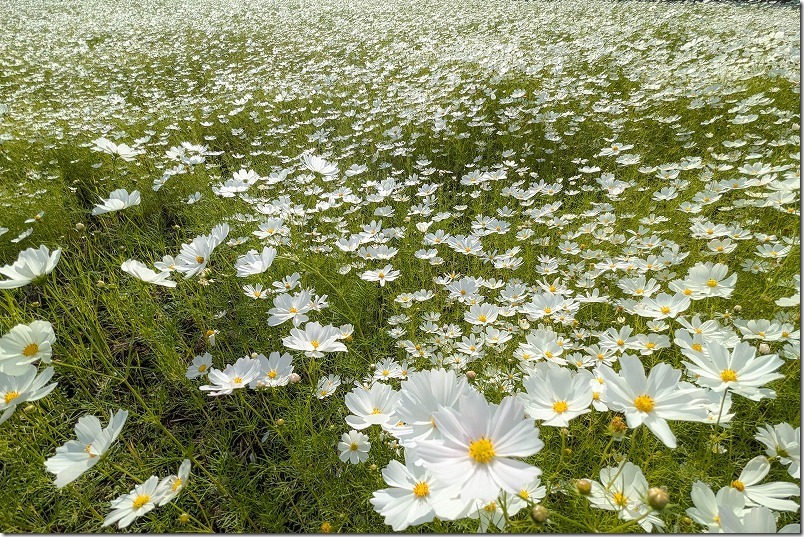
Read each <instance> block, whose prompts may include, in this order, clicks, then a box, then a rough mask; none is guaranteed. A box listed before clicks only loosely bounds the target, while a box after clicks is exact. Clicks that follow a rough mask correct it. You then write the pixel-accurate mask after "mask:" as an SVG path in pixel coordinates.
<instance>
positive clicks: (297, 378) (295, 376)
mask: <svg viewBox="0 0 804 537" xmlns="http://www.w3.org/2000/svg"><path fill="white" fill-rule="evenodd" d="M300 381H301V375H299V374H298V373H291V374H290V382H292V383H293V384H296V383H298V382H300Z"/></svg>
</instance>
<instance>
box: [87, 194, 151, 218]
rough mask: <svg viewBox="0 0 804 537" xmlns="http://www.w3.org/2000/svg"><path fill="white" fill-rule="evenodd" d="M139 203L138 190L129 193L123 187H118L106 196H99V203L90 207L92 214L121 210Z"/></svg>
mask: <svg viewBox="0 0 804 537" xmlns="http://www.w3.org/2000/svg"><path fill="white" fill-rule="evenodd" d="M139 204H140V191H139V190H135V191H133V192H131V193H130V194H129V192H128V191H127V190H126V189H125V188H118V189H117V190H115V191H113V192H112V193H111V194H109V197H108V198H105V199H104V198H101V203H98V204H97V205H95V207H94V208H93V209H92V216H97V215H99V214H106V213H112V212H115V211H122V210H123V209H127V208H129V207H132V206H134V205H139Z"/></svg>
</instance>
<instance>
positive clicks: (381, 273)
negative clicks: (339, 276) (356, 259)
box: [360, 265, 401, 287]
mask: <svg viewBox="0 0 804 537" xmlns="http://www.w3.org/2000/svg"><path fill="white" fill-rule="evenodd" d="M400 274H401V272H399V271H398V270H394V267H392V266H391V265H385V266H384V267H383V268H381V269H378V270H367V271H365V272H363V274H361V275H360V279H361V280H366V281H367V282H379V283H380V287H385V283H386V282H392V281H394V280H395V279H397V278H398V277H399V275H400Z"/></svg>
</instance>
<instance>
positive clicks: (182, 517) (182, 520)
mask: <svg viewBox="0 0 804 537" xmlns="http://www.w3.org/2000/svg"><path fill="white" fill-rule="evenodd" d="M188 522H190V515H188V514H187V513H182V514H180V515H179V523H180V524H187V523H188Z"/></svg>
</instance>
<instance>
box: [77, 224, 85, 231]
mask: <svg viewBox="0 0 804 537" xmlns="http://www.w3.org/2000/svg"><path fill="white" fill-rule="evenodd" d="M86 228H87V227H86V226H85V225H84V224H82V223H81V222H78V223H77V224H75V230H76V231H84V230H85V229H86Z"/></svg>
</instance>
